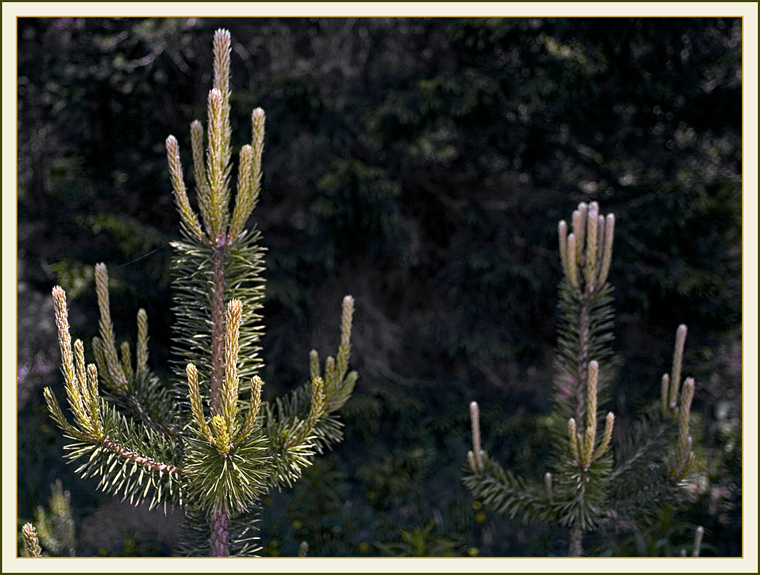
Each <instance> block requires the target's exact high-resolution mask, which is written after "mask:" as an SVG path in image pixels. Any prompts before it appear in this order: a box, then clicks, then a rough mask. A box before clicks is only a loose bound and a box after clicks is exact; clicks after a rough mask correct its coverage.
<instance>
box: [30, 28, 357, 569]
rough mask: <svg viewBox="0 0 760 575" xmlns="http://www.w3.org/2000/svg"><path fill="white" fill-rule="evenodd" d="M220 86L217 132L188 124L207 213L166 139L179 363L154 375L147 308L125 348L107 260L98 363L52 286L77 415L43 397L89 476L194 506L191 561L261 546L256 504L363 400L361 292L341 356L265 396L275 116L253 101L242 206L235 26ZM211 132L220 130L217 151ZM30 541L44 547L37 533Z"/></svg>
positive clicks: (125, 490) (222, 57) (217, 52)
mask: <svg viewBox="0 0 760 575" xmlns="http://www.w3.org/2000/svg"><path fill="white" fill-rule="evenodd" d="M213 54H214V83H213V87H212V89H211V91H210V92H209V96H208V125H207V128H206V134H204V129H203V127H202V125H201V123H200V122H198V121H195V122H193V123H192V124H191V126H190V135H191V148H192V158H193V165H194V179H195V187H196V197H197V212H196V210H195V209H194V208H193V207H192V205H191V203H190V199H189V197H188V193H187V189H186V187H185V181H184V173H183V169H182V165H181V162H180V152H179V143H178V141H177V139H176V138H175V137H174V136H169V137H168V138H167V140H166V150H167V158H168V163H169V175H170V179H171V184H172V187H173V190H174V199H175V204H176V207H177V210H178V212H179V215H180V224H181V236H182V237H181V239H180V240H178V241H176V242H173V243H172V246H173V248H174V251H175V257H174V261H173V287H174V304H173V312H174V320H175V324H174V326H173V331H174V334H173V342H174V347H173V358H174V359H173V364H172V368H173V372H174V377H173V379H172V380H171V381H168V382H165V381H162V380H161V379H159V377H158V376H157V375H156V374H155V373H154V372H152V371H151V369H150V367H149V355H148V318H147V314H146V313H145V311H144V310H140V311H139V312H138V314H137V341H136V344H135V347H134V351H133V349H132V348H131V346H130V345H129V343H127V342H122V343H121V344H119V345H117V337H116V334H115V331H114V327H113V323H112V321H111V315H110V303H109V292H108V284H109V278H108V271H107V268H106V266H105V265H104V264H98V265H97V266H96V272H95V281H96V292H97V299H98V307H99V310H100V324H99V336H98V337H96V338H94V339H93V341H92V352H93V355H94V359H95V361H94V363H87V362H86V361H85V348H84V344H83V343H82V341H81V340H76V341H75V342H73V344H72V341H71V336H70V334H69V325H68V309H67V305H66V294H65V292H64V291H63V289H61V288H60V287H57V286H56V287H55V288H54V289H53V300H54V303H55V319H56V324H57V327H58V339H59V344H60V349H61V360H62V368H63V376H64V389H65V394H66V403H67V404H68V406H69V409H70V411H71V415H72V417H73V422H71V421H69V419H68V418H67V417H66V416H65V415H64V413H63V411H62V410H61V407H60V406H59V403H58V400H57V399H56V397H55V395H54V393H53V391H52V390H51V389H49V388H47V389H45V399H46V401H47V404H48V408H49V410H50V413H51V415H52V417H53V419H54V420H55V421H56V423H57V424H58V426H59V427H60V428H61V429H62V430H63V431H64V433H65V435H66V437H68V438H69V439H70V440H71V442H70V443H69V444H68V445H67V446H66V450H67V457H68V459H69V460H70V461H72V462H76V463H77V464H78V465H79V467H78V468H77V472H78V473H79V475H81V476H82V477H98V478H99V484H98V487H99V488H100V489H102V490H103V491H105V492H107V493H111V494H114V495H120V496H121V497H124V498H127V499H129V500H130V501H131V502H133V503H139V502H142V501H148V502H150V505H151V506H154V505H157V504H163V505H167V504H171V505H174V506H177V507H180V508H182V509H184V511H185V517H186V519H185V525H184V526H183V530H182V533H181V537H180V544H179V549H178V550H177V553H178V554H181V555H211V556H227V555H251V554H253V553H254V552H255V551H256V544H255V542H256V540H257V539H258V538H257V537H256V532H257V530H256V528H255V523H256V521H257V511H256V510H257V507H258V501H259V499H260V498H261V497H262V496H263V495H264V494H266V493H267V492H268V491H269V490H270V489H272V488H278V489H279V488H283V487H289V486H292V485H293V483H294V482H295V481H297V480H298V478H299V477H300V475H301V473H302V471H303V469H304V468H305V467H306V466H308V465H310V464H311V462H312V460H313V458H314V456H315V454H316V453H322V452H323V451H324V450H325V449H327V448H329V447H330V446H331V445H332V444H333V443H335V442H338V441H340V440H341V439H342V429H341V428H342V424H341V423H340V421H339V420H338V417H337V414H336V412H337V411H338V410H339V409H340V408H341V407H342V406H343V404H344V403H345V402H346V401H347V400H348V398H349V397H350V396H351V393H352V391H353V388H354V386H355V384H356V381H357V377H358V375H357V373H356V372H354V371H349V357H350V353H351V341H350V337H351V323H352V316H353V299H352V298H351V297H350V296H346V297H345V298H344V299H343V311H342V320H341V335H340V345H339V347H338V353H337V356H336V357H335V358H333V357H328V358H327V360H326V361H325V365H324V368H323V367H322V365H321V363H320V360H319V356H318V354H317V352H316V351H312V352H311V354H310V355H309V382H308V383H307V384H305V385H303V386H301V387H299V388H296V389H295V391H293V392H291V393H290V394H288V395H286V396H284V397H282V398H278V399H277V400H276V401H275V402H274V403H269V402H265V401H263V400H262V399H261V390H262V386H263V384H264V382H263V381H262V379H261V378H260V377H259V375H258V372H259V371H260V368H261V366H262V360H261V359H260V357H259V351H260V349H259V347H258V345H257V343H258V341H259V339H260V338H261V335H262V333H263V326H262V325H261V319H262V318H261V315H260V314H259V310H260V309H261V307H262V300H263V297H264V279H263V277H262V276H261V273H262V271H263V269H264V249H263V248H262V247H261V246H260V244H259V242H260V239H261V234H260V232H259V231H258V230H256V229H255V228H254V229H249V228H247V227H246V224H247V222H248V218H249V216H250V215H251V212H252V211H253V209H254V208H255V206H256V204H257V201H258V197H259V189H260V184H261V173H262V172H261V157H262V152H263V147H264V121H265V115H264V111H263V110H262V109H261V108H256V109H255V110H253V113H252V115H251V121H252V132H253V135H252V138H251V143H250V144H245V145H243V146H242V147H241V149H240V157H239V161H238V170H237V193H236V195H235V197H234V201H235V205H234V209H232V210H230V201H231V200H232V197H231V192H230V175H231V172H232V166H231V156H232V144H231V138H232V128H231V122H230V85H229V76H230V34H229V32H227V31H226V30H218V31H217V32H216V34H215V36H214V44H213ZM204 138H205V139H206V140H207V142H206V144H205V152H204ZM29 540H30V543H29V545H30V546H31V549H34V545H33V540H32V539H31V535H30V539H29Z"/></svg>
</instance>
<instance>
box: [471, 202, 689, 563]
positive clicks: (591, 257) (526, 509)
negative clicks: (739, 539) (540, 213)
mask: <svg viewBox="0 0 760 575" xmlns="http://www.w3.org/2000/svg"><path fill="white" fill-rule="evenodd" d="M614 226H615V217H614V216H613V215H612V214H610V215H608V216H607V217H606V218H605V217H603V216H602V215H600V214H599V207H598V205H597V204H596V203H595V202H592V203H591V204H590V205H586V204H585V203H581V204H580V205H579V206H578V209H577V210H576V211H575V212H573V218H572V232H571V233H569V234H568V225H567V223H566V222H564V221H561V222H560V223H559V229H558V231H559V251H560V258H561V261H562V269H563V272H564V277H563V279H562V281H561V283H560V285H559V303H558V308H559V312H560V318H559V337H558V344H557V362H556V369H555V378H554V394H553V403H554V411H553V414H552V420H553V422H554V424H555V425H554V433H553V455H552V458H551V461H550V462H549V469H550V471H548V472H547V473H546V474H545V476H544V477H543V480H528V479H523V478H520V477H516V476H515V475H514V474H513V473H511V472H510V471H508V470H505V469H503V468H502V467H501V465H499V463H498V462H497V461H495V460H494V459H492V458H491V457H490V456H489V455H488V454H487V453H486V452H485V450H483V448H482V444H481V435H480V421H479V408H478V404H477V403H476V402H472V403H471V404H470V415H471V421H472V438H473V449H472V451H470V452H469V453H468V455H467V458H468V461H467V465H466V467H465V477H464V483H465V485H466V486H467V487H468V488H469V489H470V491H471V492H472V494H473V496H474V497H476V498H477V499H479V500H480V501H482V502H483V503H484V504H486V505H488V506H490V507H491V508H493V509H494V510H496V511H498V512H500V513H505V514H508V515H509V516H510V517H520V518H522V519H523V520H526V521H531V520H539V521H544V522H548V523H550V524H552V525H555V526H562V527H567V528H569V550H568V551H569V555H571V556H579V555H581V554H582V553H583V534H584V533H585V532H589V531H594V530H597V529H599V528H600V527H602V526H607V525H610V526H613V525H614V526H615V527H616V528H620V527H622V528H632V527H636V526H639V525H642V524H647V523H649V522H651V521H652V520H653V519H655V518H656V514H657V511H658V510H659V509H661V508H662V506H663V505H665V504H668V505H673V506H675V505H678V504H679V503H681V502H683V501H684V499H685V497H686V494H687V493H686V489H685V485H686V481H687V478H688V475H689V474H690V472H691V471H692V470H693V462H694V453H693V451H692V439H691V435H690V433H689V426H690V412H691V402H692V399H693V397H694V380H693V379H691V378H689V379H687V380H686V381H685V382H684V383H683V385H682V384H681V363H682V358H683V349H684V342H685V339H686V326H684V325H681V326H679V327H678V330H677V333H676V345H675V353H674V357H673V366H672V369H671V373H670V374H666V375H664V376H663V378H662V384H661V398H660V401H658V402H657V403H655V404H654V405H652V406H651V407H649V408H648V409H646V410H645V412H644V413H643V414H642V416H641V418H640V419H639V420H638V421H637V422H636V424H635V425H634V426H633V429H632V430H631V431H630V432H629V433H628V435H627V436H626V437H624V438H621V440H620V441H619V442H616V443H615V444H614V445H613V443H612V435H613V428H614V424H615V415H614V414H613V413H612V412H608V413H605V412H604V410H603V409H602V408H601V404H602V403H604V401H605V398H606V397H607V394H606V390H607V388H608V386H609V384H610V380H611V373H610V372H611V368H610V361H609V360H610V358H611V356H612V349H611V342H612V325H613V317H614V313H613V308H612V295H611V294H612V287H611V286H610V284H609V283H608V282H607V275H608V273H609V270H610V265H611V261H612V245H613V236H614Z"/></svg>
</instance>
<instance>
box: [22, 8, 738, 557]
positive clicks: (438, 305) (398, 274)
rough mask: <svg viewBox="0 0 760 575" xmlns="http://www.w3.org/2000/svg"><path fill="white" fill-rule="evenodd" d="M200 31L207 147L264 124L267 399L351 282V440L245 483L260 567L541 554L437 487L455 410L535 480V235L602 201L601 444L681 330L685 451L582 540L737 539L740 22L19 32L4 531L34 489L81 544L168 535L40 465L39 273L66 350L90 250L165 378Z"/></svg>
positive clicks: (547, 294)
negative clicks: (611, 234)
mask: <svg viewBox="0 0 760 575" xmlns="http://www.w3.org/2000/svg"><path fill="white" fill-rule="evenodd" d="M219 27H225V28H228V29H229V30H230V31H231V33H232V40H233V54H232V88H233V95H232V106H233V109H232V121H233V143H234V144H235V145H236V146H239V145H242V144H243V143H245V142H247V141H248V140H249V139H250V112H251V110H252V108H253V107H255V106H262V107H263V108H264V109H265V110H266V113H267V127H266V128H267V137H266V145H265V152H264V161H263V165H264V180H263V189H262V194H261V201H260V203H259V207H258V208H257V209H256V211H255V212H254V216H253V222H255V224H256V225H257V226H258V227H259V228H260V229H261V230H262V232H263V236H264V244H265V245H266V247H267V248H268V250H269V251H268V267H267V271H266V279H267V291H266V300H265V307H264V316H265V325H266V335H265V336H264V338H263V340H262V342H261V343H262V347H263V350H264V351H263V359H264V361H265V363H266V366H265V368H264V370H263V372H262V374H261V375H262V377H263V379H264V381H265V382H266V386H265V399H266V398H272V397H274V396H275V394H279V393H282V392H284V391H286V390H288V389H291V388H293V387H295V386H296V385H299V384H301V383H303V382H304V381H305V380H306V378H307V377H308V351H309V350H310V349H311V348H316V349H317V350H319V351H320V353H321V354H322V355H323V356H324V355H325V354H326V353H328V352H329V351H330V350H333V349H334V348H335V347H336V345H337V343H338V320H337V318H338V317H339V313H340V301H341V298H342V296H343V295H344V294H351V295H353V296H354V297H355V299H356V312H355V316H354V325H355V328H354V351H353V357H352V365H353V366H354V367H355V368H356V369H357V370H358V371H359V373H360V379H359V384H358V386H357V389H356V391H355V394H354V397H353V398H352V399H351V400H350V401H349V402H348V403H347V405H346V406H345V408H344V409H343V411H342V414H343V418H344V420H345V423H346V441H345V442H344V443H342V444H340V445H338V446H337V447H336V449H335V450H334V451H332V452H330V453H329V454H328V455H326V456H325V457H321V458H319V459H317V462H316V463H315V465H314V466H313V467H311V468H310V469H309V470H307V472H306V473H305V476H304V478H303V479H302V481H301V482H300V483H299V484H298V485H297V486H296V487H295V488H294V489H292V490H290V491H285V492H282V493H276V492H275V493H272V494H271V495H270V497H268V498H266V499H265V501H264V506H263V508H262V523H261V527H262V530H261V537H262V541H261V542H262V545H263V546H264V549H263V551H262V554H264V555H295V554H296V551H297V548H298V543H299V542H300V541H302V540H305V541H307V542H308V543H309V545H310V555H316V556H373V555H405V554H406V555H409V554H412V555H476V554H479V555H484V556H545V555H553V554H562V553H564V550H565V549H566V538H567V534H566V533H565V532H564V531H563V530H549V529H546V528H544V527H541V526H537V525H522V524H520V523H518V522H517V521H510V520H509V519H506V518H503V517H500V516H497V515H494V514H492V513H489V512H488V510H487V509H485V508H483V507H482V506H481V505H480V503H479V502H477V501H473V500H472V498H471V497H470V496H469V494H468V493H467V492H466V490H465V489H464V488H463V487H462V485H461V474H462V466H463V464H464V462H465V454H466V452H467V450H468V449H469V442H470V437H469V429H470V426H469V419H468V409H467V406H468V404H469V402H470V401H472V400H477V401H478V402H479V403H480V404H481V406H482V410H483V412H482V415H481V422H482V425H483V432H484V441H485V447H486V448H487V449H488V451H489V452H490V453H491V454H493V455H494V456H496V457H498V459H499V460H500V461H502V462H503V463H504V464H505V467H506V466H508V467H510V468H511V469H513V470H515V471H516V472H518V473H519V474H522V475H531V476H534V477H536V478H540V477H541V476H542V475H543V465H544V464H545V456H546V454H547V453H548V447H549V436H548V429H547V424H546V416H547V415H548V413H549V412H550V409H551V403H550V396H551V390H552V364H553V356H554V352H553V350H554V345H555V344H554V342H555V338H556V327H557V326H556V316H555V311H554V309H555V304H556V299H557V298H556V286H557V284H558V282H559V279H560V273H561V267H560V263H559V256H558V250H557V232H556V227H557V222H558V221H559V220H560V219H569V217H570V215H571V212H572V210H573V209H574V208H575V207H576V206H577V204H578V202H580V201H587V202H588V201H594V200H595V201H598V202H599V203H600V206H601V211H602V213H609V212H614V213H615V215H616V218H617V226H616V241H615V253H614V256H613V266H612V271H611V274H610V281H611V283H612V285H613V286H614V288H615V292H614V294H615V299H616V309H617V318H616V325H615V337H616V340H615V344H614V347H615V350H616V354H617V357H616V364H615V365H616V368H617V378H616V382H615V387H614V388H613V389H614V393H613V399H612V402H611V404H610V405H609V409H611V410H613V411H614V412H615V414H616V417H617V420H616V432H620V433H624V432H625V429H626V427H627V426H629V425H630V424H631V423H632V421H633V420H634V418H635V417H636V415H637V413H638V411H639V409H640V408H641V407H642V406H644V405H646V404H648V403H649V402H650V401H652V400H654V399H655V398H656V397H657V396H658V394H659V390H660V384H659V381H660V376H661V374H662V373H664V372H665V371H667V370H668V369H669V366H670V361H671V354H672V348H673V341H674V336H675V331H676V327H677V326H678V324H679V323H686V324H687V325H688V326H689V336H688V339H687V352H686V357H685V373H686V375H693V376H695V377H696V379H697V382H698V383H697V392H696V398H695V412H696V413H697V414H698V418H699V419H698V434H699V435H700V440H701V445H702V446H703V447H702V448H701V449H700V451H699V455H700V459H701V470H700V473H699V478H698V480H697V481H696V482H695V484H694V485H693V506H692V507H691V508H690V509H686V510H681V511H679V512H675V511H673V512H671V510H663V513H662V517H661V520H660V522H659V524H657V525H654V526H653V527H652V528H651V529H649V530H646V531H644V532H637V533H622V534H614V533H601V534H599V535H598V536H595V537H594V538H593V541H589V543H588V544H587V547H589V548H590V549H591V550H592V552H593V553H596V554H613V555H667V554H673V553H677V552H678V551H679V550H680V548H681V547H682V546H684V545H690V542H691V540H692V539H693V533H694V528H695V527H696V526H697V525H703V526H704V527H705V529H706V535H705V545H704V548H703V555H734V556H735V555H741V552H742V549H741V527H742V515H741V505H742V496H741V493H742V474H741V471H742V467H741V419H740V417H741V407H742V405H741V400H742V393H741V392H742V389H741V375H742V356H741V331H742V317H741V310H742V284H741V278H742V273H741V272H742V269H741V255H742V245H741V225H742V191H741V190H742V177H741V176H742V172H741V166H742V149H741V144H742V132H741V119H742V100H741V95H742V68H741V64H742V54H741V46H742V43H741V40H742V28H741V20H740V19H694V18H683V19H673V18H670V19H664V18H638V19H619V18H577V19H569V18H563V19H552V18H532V19H437V18H434V19H397V18H372V19H362V18H313V19H306V18H293V19H267V18H262V19H259V18H255V19H95V18H87V19H71V18H61V19H33V18H22V19H19V20H18V150H19V152H18V273H19V278H18V279H19V284H18V314H19V315H18V342H19V343H18V345H19V347H18V422H19V423H18V430H19V435H18V438H19V439H18V441H19V445H18V447H19V460H18V462H19V476H18V517H19V521H25V520H29V519H32V518H33V513H34V509H35V507H36V506H37V505H39V504H43V505H44V504H46V502H47V499H48V497H49V494H50V488H49V485H50V484H51V483H52V482H53V481H55V480H56V479H61V480H62V482H63V485H64V487H65V488H66V489H68V490H69V491H70V492H71V501H72V504H73V506H74V511H75V518H76V521H77V535H78V552H79V554H81V555H88V554H89V555H99V554H100V555H162V554H168V553H170V550H171V546H172V543H173V541H174V539H175V538H176V527H177V523H178V522H179V520H180V517H179V516H178V514H177V513H172V512H169V513H168V514H167V515H164V513H163V511H161V510H159V511H153V512H151V513H149V512H148V511H147V510H145V509H143V508H138V509H132V508H131V507H130V506H129V505H128V504H126V503H120V502H117V501H112V500H111V499H110V498H108V497H105V496H103V495H101V494H99V493H98V492H97V491H95V489H94V487H95V485H96V484H97V482H96V481H95V480H89V481H81V480H79V479H78V478H77V477H76V476H75V474H74V472H73V469H72V468H71V466H67V465H66V464H65V463H64V460H63V457H62V455H63V452H62V446H63V437H62V434H61V433H60V432H59V431H58V430H57V429H55V428H54V425H53V423H52V421H51V420H50V419H49V418H48V416H47V414H46V409H45V407H44V400H43V398H42V387H43V386H44V385H51V386H53V387H54V389H57V390H60V389H61V388H62V382H61V380H60V377H59V369H58V361H59V358H58V349H57V342H56V338H55V327H54V321H53V309H52V301H51V297H50V290H51V288H52V287H53V285H55V284H60V285H62V286H63V287H64V288H65V289H66V291H67V293H68V295H69V303H70V308H71V323H72V328H73V331H74V332H75V334H76V337H81V338H82V339H85V340H86V341H89V339H90V337H91V336H92V335H94V333H95V331H96V329H97V315H96V313H97V312H96V310H97V306H96V303H95V296H94V282H93V269H94V265H95V264H96V263H97V262H101V261H102V262H106V263H108V265H109V270H110V273H111V277H112V281H113V288H112V293H111V298H112V299H111V301H112V307H113V314H114V319H115V323H116V329H117V333H118V334H119V335H121V336H122V337H127V336H129V337H131V336H132V335H133V333H134V331H135V329H136V328H135V314H136V311H137V309H138V307H144V308H146V310H147V311H148V316H149V320H150V325H151V332H150V336H151V354H152V367H153V368H154V369H155V370H156V371H157V372H158V373H162V374H165V375H168V373H169V368H168V361H169V345H170V343H169V342H170V330H169V328H170V325H171V323H172V318H171V314H170V305H169V302H170V301H171V300H170V298H171V293H170V285H169V280H170V273H169V263H170V258H171V250H170V248H169V247H168V245H167V244H168V242H169V241H171V240H172V239H173V238H176V237H177V236H178V229H179V226H178V223H179V221H178V216H177V213H176V211H175V209H174V205H173V199H172V194H171V188H170V184H169V177H168V172H167V168H166V156H165V150H164V142H165V139H166V137H167V136H168V135H169V134H174V135H175V136H177V138H178V139H179V141H180V146H181V149H182V150H183V153H184V154H186V155H187V156H188V157H183V162H184V164H185V166H186V168H187V167H189V166H190V165H191V164H190V158H189V155H188V154H187V152H188V151H189V149H190V142H189V124H190V122H191V121H192V120H193V119H196V118H197V119H201V120H203V121H204V122H205V117H206V116H205V103H206V94H207V92H208V90H209V88H210V86H211V82H212V79H211V69H212V64H211V39H212V36H213V32H214V30H215V29H217V28H219ZM234 156H236V154H234V155H233V157H234Z"/></svg>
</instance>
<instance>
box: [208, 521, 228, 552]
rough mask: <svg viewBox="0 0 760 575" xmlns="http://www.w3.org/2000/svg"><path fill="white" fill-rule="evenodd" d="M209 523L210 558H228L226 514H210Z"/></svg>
mask: <svg viewBox="0 0 760 575" xmlns="http://www.w3.org/2000/svg"><path fill="white" fill-rule="evenodd" d="M209 522H210V523H211V556H212V557H229V556H230V538H229V532H228V530H227V522H228V517H227V514H226V513H225V512H224V511H219V512H218V513H212V514H211V517H210V518H209Z"/></svg>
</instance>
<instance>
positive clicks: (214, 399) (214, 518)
mask: <svg viewBox="0 0 760 575" xmlns="http://www.w3.org/2000/svg"><path fill="white" fill-rule="evenodd" d="M211 258H212V260H211V261H212V275H211V283H212V285H211V290H212V293H211V389H210V394H211V413H212V414H216V413H220V407H221V397H220V396H221V392H222V378H223V377H224V329H225V325H224V324H225V320H224V307H225V306H224V304H225V302H224V288H225V287H226V283H227V278H226V277H225V275H224V272H225V269H224V268H225V253H224V247H215V248H214V250H213V252H212V256H211ZM209 520H210V523H211V556H212V557H229V555H230V544H229V532H228V531H227V524H228V517H227V514H226V513H225V512H224V511H219V512H214V513H212V514H211V516H210V518H209Z"/></svg>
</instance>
